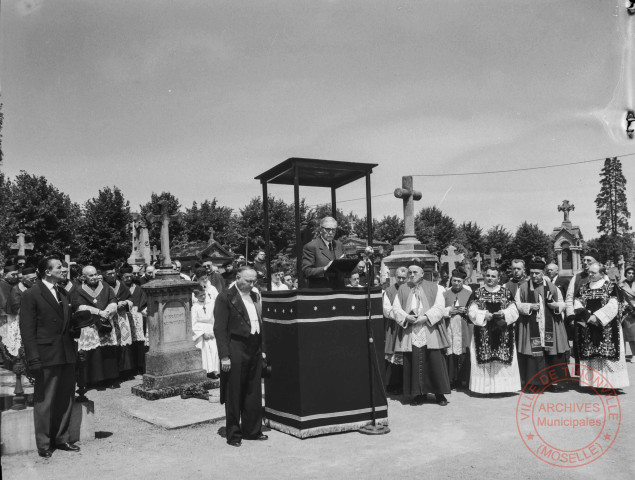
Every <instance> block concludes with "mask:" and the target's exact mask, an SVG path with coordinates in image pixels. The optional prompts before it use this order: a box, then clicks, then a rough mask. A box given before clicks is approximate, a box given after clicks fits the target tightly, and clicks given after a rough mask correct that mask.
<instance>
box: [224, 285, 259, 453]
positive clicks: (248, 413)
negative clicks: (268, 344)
mask: <svg viewBox="0 0 635 480" xmlns="http://www.w3.org/2000/svg"><path fill="white" fill-rule="evenodd" d="M250 296H251V299H252V300H253V302H254V304H255V306H256V312H257V314H258V323H259V326H260V334H259V335H252V334H251V322H250V320H249V313H248V312H247V308H246V307H245V303H244V302H243V299H242V298H241V296H240V292H239V291H238V288H237V287H236V285H234V286H233V287H231V288H230V289H228V290H225V291H223V292H221V293H220V294H219V295H218V297H216V303H215V304H214V336H215V337H216V345H217V347H218V356H219V357H220V358H221V359H222V358H225V357H229V359H230V360H231V369H230V371H229V372H222V373H221V402H224V403H225V414H226V438H227V442H235V441H239V440H241V439H242V438H243V437H245V438H249V437H255V436H256V435H258V434H259V433H260V432H261V428H262V392H261V387H260V379H261V372H262V352H263V344H264V342H263V341H262V331H263V330H262V312H261V307H260V304H259V302H258V298H257V296H256V293H255V292H253V291H252V292H251V293H250Z"/></svg>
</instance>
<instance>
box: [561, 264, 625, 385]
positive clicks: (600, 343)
mask: <svg viewBox="0 0 635 480" xmlns="http://www.w3.org/2000/svg"><path fill="white" fill-rule="evenodd" d="M588 272H589V282H588V283H586V284H584V285H582V286H581V287H580V291H579V292H578V294H577V295H576V297H575V298H574V303H573V309H574V312H576V318H577V320H576V322H577V324H578V326H577V328H576V342H577V346H578V354H579V355H580V366H581V369H582V368H584V367H588V368H586V369H584V371H585V374H584V375H581V376H580V386H581V387H589V388H590V387H592V386H595V387H597V386H598V385H605V382H604V381H603V380H602V379H601V378H597V375H596V374H595V372H597V373H599V374H600V375H602V376H603V377H604V378H605V379H606V381H608V383H609V384H610V385H611V387H612V388H616V389H617V388H624V387H628V386H629V380H628V371H627V370H626V357H625V352H624V337H623V332H622V325H621V324H620V318H619V315H618V313H619V304H618V290H617V286H616V285H615V284H614V283H612V282H611V281H610V280H608V279H607V278H605V277H604V276H603V275H602V274H601V273H600V264H599V263H597V262H595V263H592V264H590V265H589V270H588Z"/></svg>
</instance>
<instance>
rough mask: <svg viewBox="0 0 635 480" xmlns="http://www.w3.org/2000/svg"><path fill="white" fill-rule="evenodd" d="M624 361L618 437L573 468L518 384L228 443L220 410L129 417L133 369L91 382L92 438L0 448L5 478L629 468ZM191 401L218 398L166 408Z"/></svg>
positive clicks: (626, 474) (426, 474)
mask: <svg viewBox="0 0 635 480" xmlns="http://www.w3.org/2000/svg"><path fill="white" fill-rule="evenodd" d="M627 351H628V350H627ZM627 368H628V371H629V376H630V381H631V386H630V387H628V388H626V389H624V394H622V395H619V402H620V405H621V412H622V418H621V426H620V429H619V434H618V437H617V439H616V441H615V443H614V444H613V446H612V447H611V448H610V449H609V450H608V451H607V452H606V453H605V454H604V455H603V456H602V457H600V458H599V459H597V460H596V461H594V462H593V463H591V464H589V465H586V466H582V467H578V468H560V467H556V466H552V465H548V464H546V463H544V462H542V461H540V460H538V459H537V458H536V457H535V456H533V455H532V453H530V451H529V450H528V449H527V447H526V446H525V444H524V443H523V442H522V440H521V438H520V437H519V434H518V430H517V426H516V406H517V403H518V398H519V395H518V394H508V395H499V396H495V397H492V398H484V397H479V396H474V395H470V394H468V393H467V392H465V391H458V392H455V391H453V392H452V394H451V395H449V396H448V399H449V401H450V403H449V405H448V406H446V407H440V406H438V405H436V404H435V403H433V402H432V401H429V403H425V404H423V405H419V406H411V405H409V404H403V403H402V402H401V401H400V398H399V397H394V398H390V399H389V405H388V407H389V422H390V429H391V432H390V433H389V434H387V435H379V436H366V435H362V434H359V433H357V432H349V433H343V434H336V435H328V436H321V437H315V438H309V439H305V440H300V439H297V438H295V437H291V436H289V435H286V434H282V433H280V432H277V431H267V432H266V433H267V434H268V435H269V440H268V441H266V442H257V441H251V442H249V441H244V442H243V445H242V447H241V448H234V447H230V446H228V445H226V443H225V440H224V439H223V438H222V437H221V436H220V435H219V433H218V431H219V428H220V427H222V426H223V425H224V422H223V421H222V420H221V421H218V422H216V423H206V424H199V425H196V426H192V427H186V428H180V429H173V430H166V429H164V428H162V427H158V426H155V425H153V424H150V423H146V422H145V421H142V420H139V419H137V418H134V417H132V416H131V415H130V414H129V413H127V412H129V411H130V408H129V407H130V405H131V404H132V403H135V404H136V402H138V401H140V399H139V398H138V397H134V396H133V395H132V394H131V393H130V387H131V386H133V385H135V384H138V383H140V381H141V377H140V376H137V377H136V378H135V379H134V380H129V381H126V382H122V384H121V388H119V389H108V390H104V391H96V390H91V391H89V392H88V397H89V398H90V399H91V400H93V401H94V402H95V425H96V431H97V434H96V437H97V438H96V439H95V440H91V441H83V442H80V443H79V445H80V446H81V449H82V450H81V452H80V453H70V452H64V451H56V452H54V454H53V457H52V458H51V459H50V460H44V459H41V458H39V457H38V456H37V454H36V453H35V452H32V453H28V454H17V455H9V456H4V457H3V458H2V468H3V478H4V479H9V480H11V479H20V480H28V479H46V480H53V479H65V480H72V479H82V480H85V479H100V480H101V479H118V480H123V479H145V478H148V479H193V478H196V479H200V478H210V479H211V478H213V479H243V478H258V479H270V478H271V479H273V478H276V479H281V478H290V479H296V478H297V479H305V478H328V479H331V480H334V479H340V478H342V479H343V478H346V479H357V478H371V479H375V478H377V479H382V478H387V479H388V478H431V479H436V478H456V479H468V478H469V479H473V478H501V479H503V478H505V479H506V478H510V477H511V478H518V479H534V478H556V477H557V478H575V479H576V480H584V479H597V478H611V479H626V478H633V475H634V474H635V459H634V457H635V453H634V451H635V450H634V446H635V386H634V385H635V363H627ZM334 394H337V392H334ZM543 397H544V398H546V399H547V400H548V401H550V402H554V401H557V402H584V401H586V400H588V399H592V398H594V395H590V394H589V393H585V392H583V391H578V390H569V391H566V392H562V393H551V392H547V393H545V394H544V395H543ZM148 403H149V402H148ZM195 403H196V404H198V405H203V406H205V405H209V408H216V409H218V408H219V405H218V403H207V404H206V402H205V401H204V400H200V399H187V400H180V399H179V400H178V401H173V402H172V404H171V407H170V408H173V409H174V412H176V411H177V410H178V409H188V408H192V405H193V404H195ZM566 434H567V435H570V433H566ZM563 435H564V434H563ZM558 441H561V442H562V441H566V438H562V436H561V437H560V438H558ZM563 447H564V445H563Z"/></svg>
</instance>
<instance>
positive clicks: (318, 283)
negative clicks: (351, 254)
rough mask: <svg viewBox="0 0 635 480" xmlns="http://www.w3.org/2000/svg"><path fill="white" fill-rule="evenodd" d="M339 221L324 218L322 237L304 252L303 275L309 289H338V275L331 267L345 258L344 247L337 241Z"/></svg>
mask: <svg viewBox="0 0 635 480" xmlns="http://www.w3.org/2000/svg"><path fill="white" fill-rule="evenodd" d="M336 231H337V221H336V220H335V219H334V218H333V217H324V218H323V219H322V220H321V221H320V235H319V236H318V237H317V238H314V239H313V240H311V241H310V242H309V243H307V244H306V245H305V246H304V249H303V250H302V273H303V274H304V278H305V279H306V281H307V287H308V288H337V282H338V275H337V273H336V272H334V271H333V270H330V267H331V265H332V263H333V261H334V260H336V259H339V258H341V257H343V256H344V247H343V246H342V244H341V242H338V241H337V240H335V239H334V238H335V232H336Z"/></svg>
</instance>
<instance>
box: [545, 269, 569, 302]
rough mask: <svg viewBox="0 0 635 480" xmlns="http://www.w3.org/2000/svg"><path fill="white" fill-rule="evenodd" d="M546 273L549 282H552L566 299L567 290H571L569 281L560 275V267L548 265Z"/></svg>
mask: <svg viewBox="0 0 635 480" xmlns="http://www.w3.org/2000/svg"><path fill="white" fill-rule="evenodd" d="M546 272H547V277H549V280H551V283H553V284H554V285H555V286H556V287H558V289H559V290H560V293H562V298H566V296H567V289H568V288H569V280H567V279H566V278H563V277H561V276H560V275H558V273H559V269H558V265H556V264H555V263H550V264H549V265H547V268H546Z"/></svg>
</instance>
